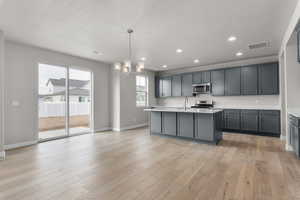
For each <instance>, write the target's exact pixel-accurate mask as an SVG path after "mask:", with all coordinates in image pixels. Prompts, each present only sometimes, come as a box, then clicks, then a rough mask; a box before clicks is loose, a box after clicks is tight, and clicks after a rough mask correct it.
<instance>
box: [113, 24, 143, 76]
mask: <svg viewBox="0 0 300 200" xmlns="http://www.w3.org/2000/svg"><path fill="white" fill-rule="evenodd" d="M127 33H128V59H127V60H124V61H123V62H116V63H115V64H114V68H115V70H118V71H122V72H125V73H129V72H142V71H143V69H144V68H145V63H144V62H138V63H136V64H134V63H133V61H132V44H131V37H132V34H133V30H132V29H128V30H127ZM132 65H135V69H134V70H133V69H132Z"/></svg>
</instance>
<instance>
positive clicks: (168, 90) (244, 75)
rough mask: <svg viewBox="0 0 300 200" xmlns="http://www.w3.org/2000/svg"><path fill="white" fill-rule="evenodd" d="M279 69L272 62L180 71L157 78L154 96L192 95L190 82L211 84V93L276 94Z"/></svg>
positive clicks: (277, 91)
mask: <svg viewBox="0 0 300 200" xmlns="http://www.w3.org/2000/svg"><path fill="white" fill-rule="evenodd" d="M278 70H279V67H278V62H274V63H265V64H256V65H249V66H245V67H235V68H227V69H218V70H213V71H201V72H194V73H189V74H181V75H176V76H174V77H173V78H171V77H163V78H158V79H156V82H155V84H156V87H155V88H156V90H157V91H156V93H155V95H156V96H158V97H169V96H193V92H192V91H193V88H192V84H203V83H211V95H213V96H239V95H277V94H279V71H278ZM179 76H181V80H180V78H179ZM180 81H181V83H180ZM180 84H181V86H180ZM172 87H175V88H172ZM179 93H181V94H179Z"/></svg>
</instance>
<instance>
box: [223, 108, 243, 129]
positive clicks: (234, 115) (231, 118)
mask: <svg viewBox="0 0 300 200" xmlns="http://www.w3.org/2000/svg"><path fill="white" fill-rule="evenodd" d="M223 114H224V129H226V130H240V129H241V110H236V109H228V110H224V112H223Z"/></svg>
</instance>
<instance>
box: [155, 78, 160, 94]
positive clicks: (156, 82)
mask: <svg viewBox="0 0 300 200" xmlns="http://www.w3.org/2000/svg"><path fill="white" fill-rule="evenodd" d="M155 97H156V98H158V97H160V78H159V77H158V76H155Z"/></svg>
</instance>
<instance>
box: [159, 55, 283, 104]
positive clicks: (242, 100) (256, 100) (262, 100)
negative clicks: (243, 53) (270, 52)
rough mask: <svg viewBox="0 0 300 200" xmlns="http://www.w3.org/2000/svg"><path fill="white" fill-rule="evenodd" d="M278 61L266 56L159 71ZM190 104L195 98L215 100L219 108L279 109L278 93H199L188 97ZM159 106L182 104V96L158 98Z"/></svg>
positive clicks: (209, 68)
mask: <svg viewBox="0 0 300 200" xmlns="http://www.w3.org/2000/svg"><path fill="white" fill-rule="evenodd" d="M273 61H278V57H277V56H268V57H261V58H255V59H247V60H240V61H236V62H227V63H219V64H214V65H205V66H199V67H191V68H184V69H177V70H170V71H165V72H161V73H160V74H161V75H169V74H177V73H184V72H194V71H205V70H212V69H219V68H226V67H234V66H244V65H250V64H257V63H266V62H273ZM189 99H190V101H189V103H190V105H193V104H194V103H195V101H196V100H205V99H212V100H213V101H215V102H216V107H219V108H255V109H280V108H281V105H280V95H270V96H269V95H268V96H226V97H214V96H210V95H200V96H199V97H196V98H194V97H191V98H189ZM157 102H158V105H159V106H183V105H184V98H182V97H177V98H173V97H172V98H160V99H159V100H158V101H157Z"/></svg>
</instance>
